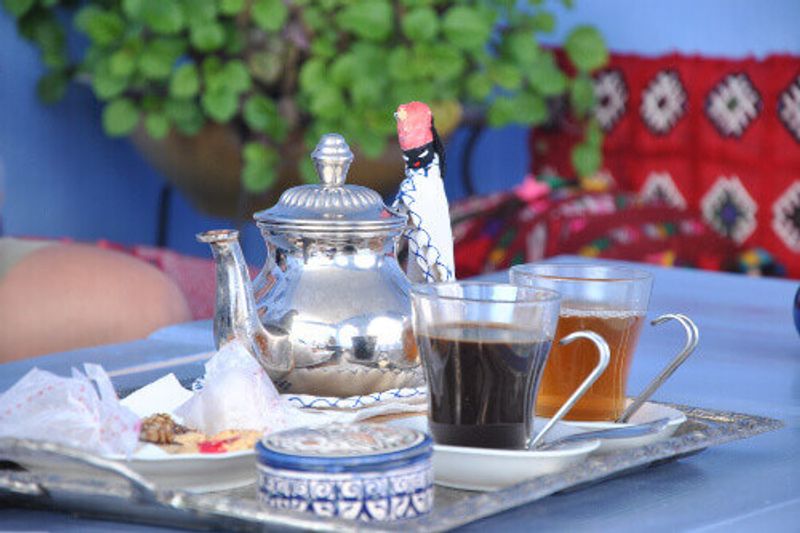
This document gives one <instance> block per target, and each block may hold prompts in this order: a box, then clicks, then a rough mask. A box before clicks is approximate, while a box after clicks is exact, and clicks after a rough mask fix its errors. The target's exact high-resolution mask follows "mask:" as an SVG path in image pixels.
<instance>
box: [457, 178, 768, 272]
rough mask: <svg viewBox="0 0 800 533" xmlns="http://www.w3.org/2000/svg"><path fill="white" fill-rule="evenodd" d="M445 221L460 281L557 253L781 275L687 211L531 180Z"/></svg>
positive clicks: (461, 208)
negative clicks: (449, 226)
mask: <svg viewBox="0 0 800 533" xmlns="http://www.w3.org/2000/svg"><path fill="white" fill-rule="evenodd" d="M451 218H452V221H453V236H454V238H455V262H456V273H457V275H458V277H459V278H464V277H468V276H474V275H478V274H483V273H487V272H492V271H495V270H500V269H504V268H508V267H510V266H511V265H515V264H519V263H525V262H529V261H537V260H539V259H542V258H544V257H549V256H552V255H556V254H576V255H584V256H590V257H604V258H609V259H624V260H631V261H639V262H645V263H651V264H658V265H662V266H687V267H696V268H704V269H710V270H727V271H740V272H744V271H746V272H751V273H759V274H774V273H780V266H779V265H775V264H774V263H772V262H771V258H769V257H767V256H765V255H764V254H762V253H760V252H759V251H755V250H750V251H745V250H742V249H741V248H740V247H738V246H737V245H736V244H735V243H734V242H733V241H732V240H731V239H727V238H724V237H721V236H719V235H717V234H716V233H714V231H713V230H712V229H711V228H710V227H709V226H707V225H706V224H704V223H703V222H702V221H701V220H700V219H699V218H698V217H697V215H695V214H693V213H692V212H690V211H688V210H686V209H680V208H677V207H672V206H668V205H664V204H663V202H657V203H653V202H652V201H650V200H646V199H643V198H641V197H640V196H639V195H637V194H632V193H625V192H601V193H588V192H584V191H581V190H579V189H577V188H575V187H565V186H563V184H558V185H556V186H555V187H554V188H553V189H551V188H550V187H549V186H548V185H546V184H545V183H543V182H540V181H536V180H535V179H534V178H533V177H532V176H528V177H527V178H526V179H525V181H524V182H523V183H522V185H520V186H519V187H518V188H516V189H515V190H513V191H508V192H503V193H498V194H494V195H492V196H486V197H475V198H471V199H468V200H465V201H462V202H457V203H455V204H454V205H453V206H452V209H451Z"/></svg>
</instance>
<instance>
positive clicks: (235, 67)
mask: <svg viewBox="0 0 800 533" xmlns="http://www.w3.org/2000/svg"><path fill="white" fill-rule="evenodd" d="M222 75H223V77H224V79H225V86H226V87H227V88H229V89H230V90H231V91H233V92H234V93H236V94H238V93H242V92H244V91H247V90H248V89H250V87H251V86H252V84H253V80H252V79H251V78H250V73H249V72H248V71H247V66H245V64H244V61H241V60H239V59H234V60H232V61H228V62H227V63H225V66H224V67H223V69H222Z"/></svg>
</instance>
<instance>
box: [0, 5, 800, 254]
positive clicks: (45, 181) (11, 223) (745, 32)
mask: <svg viewBox="0 0 800 533" xmlns="http://www.w3.org/2000/svg"><path fill="white" fill-rule="evenodd" d="M576 4H577V5H576V7H575V8H574V9H573V10H571V11H569V10H565V9H563V8H558V9H557V11H558V28H559V30H558V31H557V32H556V33H555V34H554V35H553V36H551V37H549V38H548V39H547V42H549V43H550V44H558V43H559V42H561V41H562V40H563V38H564V36H565V35H566V33H567V31H568V28H570V27H572V26H573V25H575V24H583V23H588V24H594V25H595V26H597V27H599V29H600V30H601V32H602V33H603V34H604V35H605V38H606V40H607V42H608V44H609V46H610V48H611V49H612V50H615V51H621V52H637V53H643V54H660V53H665V52H670V51H675V50H677V51H681V52H686V53H695V52H696V53H702V54H706V55H719V56H734V57H741V56H745V55H749V54H754V55H757V56H763V55H766V54H769V53H777V52H789V53H794V54H800V0H771V1H767V2H758V1H755V0H670V1H666V2H665V1H661V2H659V1H655V0H650V1H642V0H603V1H598V0H576ZM40 73H41V65H40V62H39V59H38V56H37V52H36V51H35V50H34V49H33V48H32V47H31V46H29V45H28V44H27V43H25V42H24V41H22V40H20V39H19V38H18V37H17V35H16V30H15V28H14V25H13V22H12V20H11V19H10V18H9V17H8V16H7V15H6V14H5V13H2V14H0V182H4V183H5V197H6V198H5V203H4V204H3V205H2V206H0V214H1V216H2V219H3V222H4V226H5V232H6V233H7V234H10V235H37V236H45V237H62V236H70V237H74V238H76V239H82V240H95V239H101V238H105V239H110V240H113V241H118V242H123V243H130V244H133V243H145V244H152V243H154V241H155V238H156V206H157V203H158V193H159V190H160V187H161V183H162V180H161V177H160V176H159V175H158V174H157V173H156V172H155V171H153V170H152V169H151V168H150V167H149V166H148V165H147V164H146V163H145V162H144V161H143V160H142V158H141V157H140V156H139V155H138V154H137V152H136V151H135V150H134V149H133V147H132V146H131V145H130V144H129V143H128V142H127V141H125V140H112V139H109V138H107V137H105V135H104V134H103V133H102V131H101V127H100V107H99V106H98V104H97V102H96V101H95V100H94V98H93V97H92V95H91V93H90V91H89V90H88V89H86V88H83V87H75V86H73V87H71V88H70V89H69V92H68V94H67V97H66V99H65V101H64V102H63V103H60V104H58V105H57V106H54V107H47V106H42V105H40V104H39V103H38V101H37V100H36V97H35V94H34V88H35V84H36V80H37V79H38V76H39V74H40ZM465 137H466V136H465V132H463V131H459V132H457V133H456V134H455V135H454V136H453V138H452V139H451V142H450V144H449V146H448V158H449V171H448V177H447V190H448V194H449V195H450V196H451V198H458V197H460V196H462V195H463V190H462V187H461V184H460V181H459V176H460V175H461V165H460V158H461V154H462V149H463V141H464V139H465ZM473 164H474V169H475V177H476V183H475V185H476V186H477V188H478V190H479V192H489V191H493V190H498V189H501V188H505V187H508V186H511V185H513V184H514V183H517V182H518V181H519V180H520V178H521V177H522V176H523V175H524V173H525V171H526V169H527V168H528V156H527V148H526V133H525V130H524V129H521V128H506V129H504V130H500V131H492V132H490V133H488V134H486V135H484V136H483V137H482V138H481V139H480V141H479V143H478V146H477V151H476V153H475V155H474V158H473ZM171 208H172V222H171V225H170V227H169V229H168V243H169V245H170V247H172V248H174V249H176V250H179V251H181V252H185V253H192V254H205V253H206V250H205V249H204V247H203V246H201V245H198V244H196V243H195V242H194V237H193V236H194V234H195V233H196V232H198V231H202V230H204V229H209V228H213V227H220V226H224V225H228V224H229V223H228V222H227V221H223V220H214V219H211V218H209V217H206V216H203V215H201V214H199V213H197V212H195V211H194V210H193V209H192V208H191V207H190V206H189V205H188V204H187V203H186V202H185V201H184V200H183V199H182V198H180V197H179V196H178V195H177V194H176V195H174V197H173V200H172V206H171ZM244 241H245V251H246V253H247V254H248V257H249V258H250V259H251V260H252V261H253V262H258V261H260V260H261V257H263V251H262V249H263V248H262V245H261V242H260V237H259V236H258V235H257V233H256V232H255V230H254V228H252V227H250V228H249V229H248V230H247V231H246V232H245V235H244Z"/></svg>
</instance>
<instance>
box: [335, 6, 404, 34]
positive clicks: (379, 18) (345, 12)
mask: <svg viewBox="0 0 800 533" xmlns="http://www.w3.org/2000/svg"><path fill="white" fill-rule="evenodd" d="M336 23H337V24H338V25H339V27H340V28H342V29H343V30H346V31H348V32H349V33H352V34H353V35H356V36H358V37H361V38H362V39H367V40H370V41H383V40H385V39H386V38H387V37H389V35H391V33H392V26H393V24H394V12H393V11H392V6H391V4H390V3H389V2H388V1H387V0H357V1H353V2H350V3H348V4H347V5H346V6H345V7H344V8H343V9H342V10H341V11H339V13H337V15H336Z"/></svg>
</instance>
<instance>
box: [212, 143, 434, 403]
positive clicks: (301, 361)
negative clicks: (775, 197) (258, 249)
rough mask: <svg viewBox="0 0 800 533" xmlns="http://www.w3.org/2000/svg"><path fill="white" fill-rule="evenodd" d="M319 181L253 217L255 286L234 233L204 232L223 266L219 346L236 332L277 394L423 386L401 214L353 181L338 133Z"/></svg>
mask: <svg viewBox="0 0 800 533" xmlns="http://www.w3.org/2000/svg"><path fill="white" fill-rule="evenodd" d="M312 158H313V160H314V164H315V166H316V170H317V173H318V174H319V177H320V180H321V183H320V184H315V185H300V186H297V187H293V188H291V189H288V190H287V191H285V192H284V193H283V194H282V195H281V197H280V199H279V200H278V203H277V204H276V205H275V206H273V207H271V208H270V209H266V210H264V211H260V212H258V213H256V214H254V215H253V218H254V219H255V221H256V224H257V226H258V228H259V229H260V230H261V235H262V236H263V237H264V240H265V242H266V245H267V260H266V263H265V265H264V267H263V268H262V269H261V271H260V273H259V274H258V275H257V276H256V278H255V280H254V281H253V282H252V284H251V281H250V276H249V274H248V271H247V265H246V263H245V261H244V258H243V256H242V251H241V248H240V247H239V241H238V233H237V232H236V231H233V230H214V231H208V232H205V233H201V234H199V235H198V236H197V237H198V240H200V241H201V242H205V243H208V244H209V245H211V248H212V251H213V255H214V260H215V261H216V278H217V302H216V311H215V317H214V338H215V342H216V344H217V346H218V347H219V345H220V344H222V343H224V342H226V341H228V340H231V339H233V338H236V339H238V340H239V341H240V342H242V343H244V344H245V346H246V347H247V348H248V349H249V350H250V352H251V353H252V354H253V355H254V356H255V357H256V359H257V360H258V361H259V362H260V363H261V365H262V366H263V367H264V369H265V370H266V371H267V373H268V374H269V376H270V377H271V378H272V380H273V382H275V384H276V386H277V387H278V389H279V390H280V391H281V392H292V393H303V394H314V395H319V396H351V395H359V394H367V393H371V392H377V391H383V390H388V389H392V388H398V387H411V386H417V385H420V384H422V382H423V378H422V373H421V369H420V366H419V356H418V354H417V349H416V345H415V343H414V338H413V334H412V331H411V323H410V314H411V306H410V302H409V295H408V292H409V286H410V283H409V281H408V279H407V278H406V276H405V274H404V273H403V271H402V270H401V269H400V265H399V264H398V262H397V257H396V244H397V242H398V238H399V236H400V235H401V233H402V231H403V229H404V227H405V225H406V218H405V217H404V216H401V215H400V214H398V213H397V212H395V211H393V210H392V209H390V208H389V207H387V206H386V205H384V203H383V200H382V199H381V197H380V195H379V194H378V193H377V192H375V191H373V190H372V189H369V188H367V187H361V186H357V185H347V184H345V180H346V177H347V170H348V168H349V166H350V163H351V162H352V160H353V154H352V152H351V151H350V148H349V147H348V145H347V143H346V142H345V140H344V138H343V137H342V136H341V135H337V134H328V135H324V136H323V137H322V139H321V140H320V142H319V144H318V145H317V147H316V149H315V150H314V152H313V153H312Z"/></svg>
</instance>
